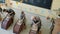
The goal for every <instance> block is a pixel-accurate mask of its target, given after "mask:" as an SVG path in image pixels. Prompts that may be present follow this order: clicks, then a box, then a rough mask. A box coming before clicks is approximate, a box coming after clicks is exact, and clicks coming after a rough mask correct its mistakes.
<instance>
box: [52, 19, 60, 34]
mask: <svg viewBox="0 0 60 34" xmlns="http://www.w3.org/2000/svg"><path fill="white" fill-rule="evenodd" d="M59 32H60V18H57V19H56V20H55V27H54V30H53V32H52V34H58V33H59ZM59 34H60V33H59Z"/></svg>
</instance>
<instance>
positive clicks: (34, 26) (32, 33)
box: [29, 24, 38, 34]
mask: <svg viewBox="0 0 60 34" xmlns="http://www.w3.org/2000/svg"><path fill="white" fill-rule="evenodd" d="M37 30H38V26H37V25H34V24H33V25H32V27H31V29H30V32H29V34H37Z"/></svg>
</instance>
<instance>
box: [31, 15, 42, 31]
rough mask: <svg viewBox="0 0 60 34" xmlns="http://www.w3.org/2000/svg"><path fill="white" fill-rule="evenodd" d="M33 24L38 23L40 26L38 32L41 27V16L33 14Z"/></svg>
mask: <svg viewBox="0 0 60 34" xmlns="http://www.w3.org/2000/svg"><path fill="white" fill-rule="evenodd" d="M33 24H36V25H37V26H38V30H37V32H39V30H40V29H41V20H40V17H36V16H33V17H32V25H33Z"/></svg>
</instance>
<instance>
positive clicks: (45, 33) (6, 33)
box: [0, 9, 51, 34]
mask: <svg viewBox="0 0 60 34" xmlns="http://www.w3.org/2000/svg"><path fill="white" fill-rule="evenodd" d="M14 11H15V12H16V15H15V19H14V23H13V24H12V25H11V26H10V27H9V29H8V30H4V29H2V28H1V23H0V34H14V33H13V26H14V24H15V23H16V21H17V20H18V19H19V18H20V10H17V9H14ZM25 14H26V18H27V22H26V24H27V29H26V30H23V31H22V32H21V34H29V30H30V28H31V27H30V25H31V16H33V15H36V14H32V13H29V12H25ZM38 16H39V15H38ZM40 18H41V21H42V28H41V31H42V34H49V32H50V27H51V22H50V21H49V20H47V19H46V18H45V17H44V16H40Z"/></svg>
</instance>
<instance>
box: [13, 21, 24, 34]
mask: <svg viewBox="0 0 60 34" xmlns="http://www.w3.org/2000/svg"><path fill="white" fill-rule="evenodd" d="M24 27H25V25H24V23H23V21H21V20H18V21H17V23H16V24H15V25H14V28H13V33H15V34H19V33H20V32H21V31H22V30H23V29H24Z"/></svg>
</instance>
